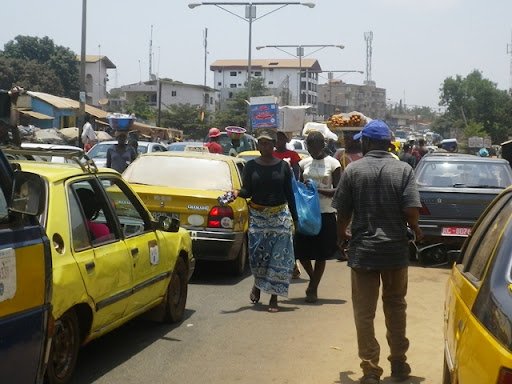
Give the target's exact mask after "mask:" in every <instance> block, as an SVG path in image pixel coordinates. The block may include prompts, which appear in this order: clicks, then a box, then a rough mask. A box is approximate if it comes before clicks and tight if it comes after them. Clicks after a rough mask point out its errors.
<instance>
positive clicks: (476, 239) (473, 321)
mask: <svg viewBox="0 0 512 384" xmlns="http://www.w3.org/2000/svg"><path fill="white" fill-rule="evenodd" d="M511 196H512V195H511V194H510V193H508V194H506V195H503V196H502V197H500V199H498V200H497V201H496V202H495V203H494V204H493V205H492V206H491V207H490V208H489V209H488V210H487V213H486V214H485V216H483V217H482V219H481V220H480V221H479V223H478V225H477V226H476V227H475V229H474V231H473V234H472V235H471V237H470V238H469V239H468V241H467V242H466V244H465V246H464V249H463V251H462V254H463V259H462V262H461V263H460V264H458V265H456V266H455V269H454V270H453V271H452V276H451V279H450V280H449V285H448V292H449V294H448V295H447V300H446V304H445V305H446V308H445V321H446V329H447V332H446V346H447V353H448V356H447V360H448V361H447V362H448V365H449V366H450V367H452V368H453V370H454V372H455V376H456V377H457V378H458V382H461V383H490V382H495V379H494V381H493V380H491V378H490V376H489V375H491V373H490V370H489V366H490V364H491V365H492V360H491V361H489V360H488V357H489V356H488V355H487V358H485V357H484V356H485V354H482V355H479V357H478V358H474V351H478V350H482V348H483V346H484V345H485V344H486V343H487V341H488V340H487V341H486V337H485V335H486V334H487V333H486V332H485V331H484V330H483V327H482V325H481V324H480V322H479V320H478V319H477V318H476V317H475V316H474V314H473V312H472V311H473V309H474V304H475V300H476V298H477V295H478V294H479V291H480V289H481V286H482V282H483V281H484V279H485V278H486V275H487V273H488V265H489V263H490V261H491V260H492V258H493V255H494V254H495V253H496V248H497V244H498V243H499V241H500V239H501V237H502V235H503V230H504V228H506V227H507V225H509V221H510V218H511V217H512V203H511ZM471 356H473V358H472V357H471Z"/></svg>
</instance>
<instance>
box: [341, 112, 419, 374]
mask: <svg viewBox="0 0 512 384" xmlns="http://www.w3.org/2000/svg"><path fill="white" fill-rule="evenodd" d="M354 139H355V140H359V139H361V140H362V148H363V154H364V157H363V158H362V159H360V160H359V161H356V162H354V163H350V164H349V165H348V166H347V168H346V170H345V172H343V174H342V176H341V180H340V183H339V185H338V188H337V191H336V194H335V196H334V199H333V203H332V205H333V207H334V208H336V209H337V211H338V240H339V241H340V242H343V241H345V240H350V242H349V250H348V257H349V258H348V266H349V267H351V268H352V271H351V281H352V305H353V310H354V320H355V325H356V331H357V344H358V351H359V357H360V358H361V360H362V361H361V368H362V370H363V377H362V379H361V384H379V383H380V376H381V375H382V373H383V369H382V368H381V367H380V366H379V354H380V346H379V343H378V341H377V339H376V338H375V329H374V318H375V310H376V307H377V300H378V297H379V289H380V284H381V282H382V301H383V309H384V316H385V319H386V329H387V333H386V338H387V342H388V344H389V347H390V355H389V357H388V360H389V361H390V362H391V376H392V378H393V379H395V380H405V379H407V378H408V377H409V375H410V373H411V368H410V366H409V364H408V363H407V362H406V360H407V356H406V352H407V350H408V348H409V340H408V339H407V337H406V308H407V303H406V300H405V296H406V294H407V267H408V261H409V247H408V238H407V225H408V226H409V227H410V228H411V229H412V230H413V231H414V232H415V235H416V237H417V238H418V239H421V238H422V236H423V235H422V233H421V230H420V228H419V226H418V216H419V210H418V208H419V207H421V204H420V198H419V193H418V190H417V188H416V184H415V182H414V175H413V170H412V168H411V167H410V166H409V165H408V164H406V163H404V162H402V161H396V159H394V158H393V157H392V156H391V154H390V153H389V152H388V151H387V150H388V148H389V146H390V143H391V140H392V134H391V131H390V129H389V127H388V126H387V124H386V123H384V122H383V121H380V120H373V121H371V122H370V123H368V124H367V125H366V126H365V127H364V128H363V130H362V131H361V132H360V133H358V134H357V135H355V136H354ZM351 220H352V224H351V228H350V232H348V231H347V230H348V226H349V223H350V221H351Z"/></svg>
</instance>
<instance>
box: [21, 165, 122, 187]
mask: <svg viewBox="0 0 512 384" xmlns="http://www.w3.org/2000/svg"><path fill="white" fill-rule="evenodd" d="M13 163H16V164H19V165H20V166H21V170H22V171H26V172H32V173H36V174H38V175H41V176H43V177H44V178H46V179H47V180H48V181H50V182H55V181H59V180H65V179H67V178H69V177H72V176H77V175H85V174H87V172H84V171H83V170H82V168H80V166H79V165H78V164H71V163H51V162H42V161H41V162H39V161H32V160H16V161H13ZM98 173H101V174H105V173H117V172H116V171H114V170H113V169H110V168H99V169H98Z"/></svg>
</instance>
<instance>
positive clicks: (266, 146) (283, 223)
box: [233, 130, 297, 312]
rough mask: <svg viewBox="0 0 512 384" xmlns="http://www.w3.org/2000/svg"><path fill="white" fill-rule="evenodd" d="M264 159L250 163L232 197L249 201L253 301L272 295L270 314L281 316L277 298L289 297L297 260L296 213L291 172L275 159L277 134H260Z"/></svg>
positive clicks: (260, 158)
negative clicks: (277, 313) (295, 240)
mask: <svg viewBox="0 0 512 384" xmlns="http://www.w3.org/2000/svg"><path fill="white" fill-rule="evenodd" d="M256 138H257V140H258V150H259V151H260V153H261V156H259V157H257V158H255V159H253V160H249V161H248V162H247V164H246V165H245V168H244V171H243V176H242V181H243V183H242V188H241V189H240V190H239V191H236V190H235V191H233V196H234V198H236V197H237V196H240V197H244V198H246V199H248V198H250V199H251V200H250V202H249V203H248V206H249V265H250V267H251V272H252V274H253V276H254V286H253V288H252V289H251V293H250V296H249V297H250V299H251V301H252V302H253V303H258V302H259V300H260V294H261V291H263V292H265V293H268V294H270V295H271V296H270V302H269V307H268V310H269V312H278V311H279V307H278V304H277V297H278V296H283V297H288V288H289V285H290V280H291V277H292V272H293V266H294V262H295V257H294V253H293V231H294V224H293V223H294V221H296V220H297V210H296V208H295V199H294V197H293V191H292V177H293V176H292V172H291V170H290V166H289V165H288V164H287V163H286V162H285V161H283V160H280V159H278V158H276V157H274V155H273V152H274V146H275V143H276V134H275V131H273V130H261V131H259V132H258V133H257V135H256Z"/></svg>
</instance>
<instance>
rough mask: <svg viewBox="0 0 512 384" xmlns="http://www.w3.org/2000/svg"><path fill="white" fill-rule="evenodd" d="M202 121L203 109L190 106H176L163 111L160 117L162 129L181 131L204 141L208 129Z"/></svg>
mask: <svg viewBox="0 0 512 384" xmlns="http://www.w3.org/2000/svg"><path fill="white" fill-rule="evenodd" d="M205 120H206V116H205V118H204V119H203V121H201V109H200V108H198V107H197V106H195V105H190V104H176V105H171V106H169V108H168V109H166V110H163V111H162V113H161V116H160V121H161V123H160V125H161V126H162V127H169V128H176V129H181V130H182V131H183V134H184V135H185V136H187V137H190V138H194V139H203V138H204V137H205V136H206V133H207V129H206V125H205V123H204V121H205Z"/></svg>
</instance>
